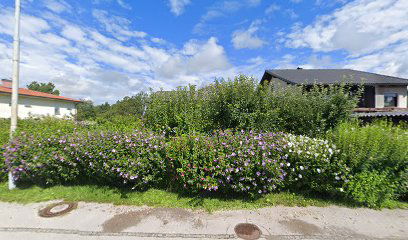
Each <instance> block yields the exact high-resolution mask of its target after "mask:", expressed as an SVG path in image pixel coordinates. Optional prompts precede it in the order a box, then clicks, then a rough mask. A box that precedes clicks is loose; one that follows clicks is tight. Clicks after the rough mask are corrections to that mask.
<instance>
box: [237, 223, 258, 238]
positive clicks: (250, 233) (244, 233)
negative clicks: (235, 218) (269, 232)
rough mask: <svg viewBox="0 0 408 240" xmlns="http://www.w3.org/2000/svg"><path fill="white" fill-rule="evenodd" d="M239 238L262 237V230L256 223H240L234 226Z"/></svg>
mask: <svg viewBox="0 0 408 240" xmlns="http://www.w3.org/2000/svg"><path fill="white" fill-rule="evenodd" d="M234 230H235V233H236V234H237V236H238V237H239V238H242V239H245V240H255V239H258V238H260V237H261V234H262V232H261V230H260V229H259V228H258V227H257V226H256V225H254V224H250V223H240V224H238V225H237V226H235V228H234Z"/></svg>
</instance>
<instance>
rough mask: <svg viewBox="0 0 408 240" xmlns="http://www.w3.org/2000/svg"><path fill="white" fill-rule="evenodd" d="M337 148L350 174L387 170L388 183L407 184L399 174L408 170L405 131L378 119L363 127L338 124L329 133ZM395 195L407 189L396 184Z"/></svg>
mask: <svg viewBox="0 0 408 240" xmlns="http://www.w3.org/2000/svg"><path fill="white" fill-rule="evenodd" d="M329 138H331V139H332V140H333V142H334V144H335V145H336V146H337V147H338V148H339V149H340V150H341V155H340V160H341V161H343V162H345V163H346V165H347V166H348V167H349V168H350V173H351V175H358V174H359V173H361V172H375V171H378V172H381V173H385V172H386V173H388V174H387V176H388V180H389V182H390V183H391V182H394V181H395V182H397V184H398V185H400V186H407V185H408V182H407V178H406V177H403V176H404V174H406V172H407V169H408V131H407V130H406V129H402V128H400V127H398V126H393V125H392V124H391V123H388V122H385V121H381V122H376V123H372V124H368V125H365V126H360V125H359V123H358V122H354V123H352V122H349V123H343V124H341V125H340V126H339V127H338V128H337V129H336V130H335V131H334V132H333V133H332V134H330V136H329ZM397 194H398V195H400V196H404V195H405V196H406V195H407V194H408V192H407V188H404V187H399V188H398V189H397Z"/></svg>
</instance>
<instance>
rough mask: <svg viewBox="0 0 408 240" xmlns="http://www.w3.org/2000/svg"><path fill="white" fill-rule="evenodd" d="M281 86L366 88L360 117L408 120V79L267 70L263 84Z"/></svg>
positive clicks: (354, 72)
mask: <svg viewBox="0 0 408 240" xmlns="http://www.w3.org/2000/svg"><path fill="white" fill-rule="evenodd" d="M265 81H266V82H268V83H273V84H277V85H282V86H285V85H306V86H311V85H313V84H315V83H317V84H323V85H330V84H340V83H346V84H351V85H355V86H356V87H357V86H359V85H360V86H361V85H362V86H363V88H364V91H363V95H362V97H361V99H360V103H359V106H358V107H359V108H358V109H356V110H355V112H356V114H357V115H360V116H400V115H404V116H405V115H406V116H408V97H407V92H408V79H405V78H399V77H393V76H387V75H381V74H376V73H370V72H363V71H357V70H351V69H302V68H298V69H272V70H266V71H265V73H264V75H263V77H262V80H261V83H262V84H263V83H264V82H265Z"/></svg>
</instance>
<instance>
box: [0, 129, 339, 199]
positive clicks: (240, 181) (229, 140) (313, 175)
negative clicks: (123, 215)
mask: <svg viewBox="0 0 408 240" xmlns="http://www.w3.org/2000/svg"><path fill="white" fill-rule="evenodd" d="M306 144H310V147H307V146H306ZM332 149H335V148H334V147H333V146H331V145H329V144H327V142H326V141H324V140H319V139H311V138H306V137H300V138H297V137H295V136H293V135H288V134H284V133H268V132H266V133H262V132H254V131H244V130H242V131H235V132H234V131H218V132H215V133H214V134H212V135H203V134H193V133H192V134H187V135H183V136H178V137H172V138H169V139H167V141H166V138H165V137H164V136H163V135H157V134H154V133H153V132H149V131H147V130H143V131H135V132H133V133H113V132H111V133H109V132H108V133H106V132H94V133H73V134H65V135H56V136H44V135H39V136H34V135H32V134H30V135H27V134H22V135H21V136H20V137H19V138H16V139H15V141H13V143H12V144H10V145H9V146H8V147H7V148H6V152H5V157H6V163H7V164H8V166H9V169H10V170H11V171H12V172H13V174H14V176H15V177H16V179H17V180H18V181H19V182H30V183H36V184H40V185H54V184H67V183H68V184H75V183H86V182H91V183H101V184H108V185H115V186H124V187H126V186H127V187H132V188H137V189H143V188H148V187H160V188H168V187H171V188H172V189H173V190H177V191H187V192H189V193H201V192H212V191H214V192H220V193H224V194H229V193H237V194H246V195H250V196H255V195H258V194H264V193H269V192H271V191H278V190H294V191H296V190H299V188H298V187H299V186H302V188H307V189H310V191H313V192H321V193H330V194H341V187H342V186H343V184H344V182H345V179H346V178H345V176H346V172H344V168H339V167H336V166H338V164H333V163H334V162H333V161H334V158H335V152H333V150H332ZM310 156H318V157H310ZM322 181H324V183H322V184H320V185H319V184H318V183H319V182H322ZM328 186H329V187H328Z"/></svg>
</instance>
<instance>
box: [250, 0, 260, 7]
mask: <svg viewBox="0 0 408 240" xmlns="http://www.w3.org/2000/svg"><path fill="white" fill-rule="evenodd" d="M247 2H248V4H249V5H251V6H258V5H259V4H260V3H261V2H262V0H247Z"/></svg>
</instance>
